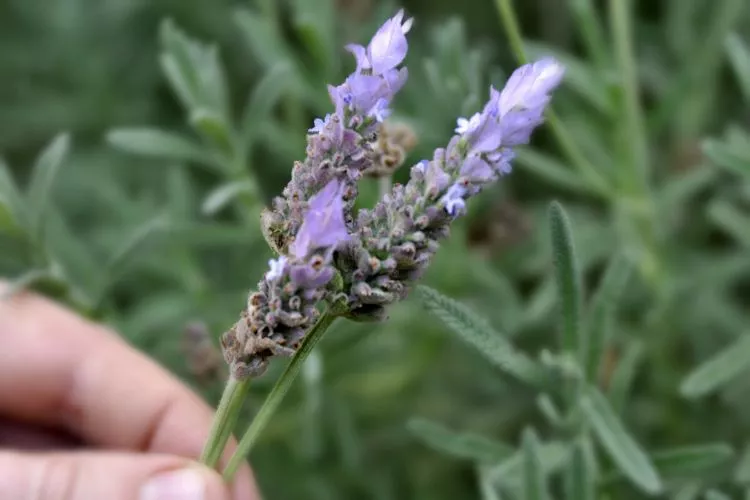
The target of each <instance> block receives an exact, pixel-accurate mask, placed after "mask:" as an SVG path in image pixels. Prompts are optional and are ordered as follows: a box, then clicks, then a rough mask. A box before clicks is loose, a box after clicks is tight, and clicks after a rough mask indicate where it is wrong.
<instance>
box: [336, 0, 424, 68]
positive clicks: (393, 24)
mask: <svg viewBox="0 0 750 500" xmlns="http://www.w3.org/2000/svg"><path fill="white" fill-rule="evenodd" d="M403 18H404V11H403V10H400V11H398V13H397V14H396V15H395V16H393V17H392V18H391V19H388V20H387V21H386V22H385V23H384V24H383V26H381V27H380V29H379V30H378V31H377V33H375V35H374V36H373V37H372V40H370V43H369V44H368V45H367V47H366V48H365V47H363V46H361V45H357V44H350V45H347V46H346V49H347V50H348V51H349V52H351V53H352V54H354V57H355V58H356V59H357V71H358V72H359V71H362V70H372V74H373V75H382V74H383V73H385V72H386V71H388V70H390V69H393V68H395V67H396V66H398V65H399V64H401V62H402V61H403V60H404V58H405V57H406V51H407V49H408V44H407V42H406V36H405V35H406V34H407V33H408V32H409V30H410V29H411V25H412V21H413V19H411V18H410V19H407V20H406V21H405V22H403V23H402V21H403Z"/></svg>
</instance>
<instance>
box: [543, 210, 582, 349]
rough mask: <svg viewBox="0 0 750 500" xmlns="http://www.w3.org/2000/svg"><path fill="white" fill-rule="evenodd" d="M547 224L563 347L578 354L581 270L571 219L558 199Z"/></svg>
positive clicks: (550, 211) (550, 212) (579, 343)
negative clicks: (553, 264) (550, 239)
mask: <svg viewBox="0 0 750 500" xmlns="http://www.w3.org/2000/svg"><path fill="white" fill-rule="evenodd" d="M549 224H550V234H551V236H552V252H553V255H554V260H555V277H556V278H557V291H558V297H559V301H560V307H561V309H562V328H561V330H562V331H561V334H562V349H563V350H565V351H567V352H570V353H577V352H578V348H579V346H580V345H581V339H580V335H581V328H580V314H581V311H580V309H581V296H582V292H581V272H580V270H579V267H578V259H577V257H576V251H575V245H574V244H573V234H572V230H571V227H570V221H569V219H568V216H567V214H566V213H565V209H564V208H563V207H562V205H560V204H559V203H557V202H553V203H551V204H550V207H549Z"/></svg>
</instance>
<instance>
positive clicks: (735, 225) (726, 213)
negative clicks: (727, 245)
mask: <svg viewBox="0 0 750 500" xmlns="http://www.w3.org/2000/svg"><path fill="white" fill-rule="evenodd" d="M708 216H709V218H710V219H711V220H712V221H714V222H715V223H716V224H717V225H718V226H719V227H720V228H721V229H722V230H724V231H725V232H727V233H729V234H730V235H731V236H732V237H734V239H736V240H737V242H738V243H740V244H742V246H744V247H750V217H747V216H746V215H745V214H744V213H742V212H741V211H740V210H739V209H738V208H736V207H735V206H734V205H733V204H731V203H730V202H728V201H725V200H715V201H713V202H712V203H711V204H710V205H709V207H708Z"/></svg>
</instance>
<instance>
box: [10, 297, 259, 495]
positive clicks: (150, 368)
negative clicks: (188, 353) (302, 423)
mask: <svg viewBox="0 0 750 500" xmlns="http://www.w3.org/2000/svg"><path fill="white" fill-rule="evenodd" d="M3 288H4V286H3V284H2V283H0V293H1V292H2V289H3ZM212 416H213V410H211V408H209V407H208V406H207V405H206V404H205V403H204V402H203V401H202V400H201V399H200V398H199V397H198V396H197V395H196V394H194V393H193V392H192V391H190V390H189V389H188V388H187V387H185V386H184V385H182V384H181V383H180V382H179V381H178V380H177V379H175V378H174V377H173V376H172V375H170V374H169V373H168V372H166V371H165V370H164V369H162V368H161V367H159V366H158V365H157V364H156V363H154V362H153V361H151V360H150V359H149V358H147V357H146V356H144V355H142V354H141V353H140V352H138V351H136V350H135V349H133V348H132V347H130V346H129V345H128V344H126V343H125V342H124V341H123V340H122V339H121V338H120V337H119V336H118V335H117V334H115V333H114V332H112V331H110V330H107V329H106V328H104V327H102V326H100V325H96V324H93V323H91V322H89V321H86V320H84V319H83V318H81V317H79V316H77V315H75V314H73V313H71V312H70V311H68V310H66V309H64V308H62V307H60V306H59V305H57V304H55V303H53V302H51V301H49V300H46V299H44V298H42V297H39V296H36V295H33V294H30V293H22V294H20V295H17V296H15V297H13V298H12V299H10V300H0V498H14V499H18V500H27V499H28V500H83V499H91V498H108V499H112V500H131V499H133V500H136V499H138V500H141V499H142V498H146V497H144V496H143V495H144V494H145V493H144V491H146V490H147V489H148V488H146V490H144V485H145V484H146V483H148V482H149V480H150V479H153V478H155V477H157V476H159V477H160V474H164V473H169V472H177V471H184V470H187V471H189V474H190V478H193V479H194V478H196V477H197V478H199V479H200V480H201V481H202V482H203V483H204V485H205V494H204V496H203V497H202V499H203V500H230V499H232V500H239V499H242V500H257V499H259V498H260V497H259V496H258V493H257V490H256V488H255V485H254V483H253V479H252V476H251V473H250V469H249V468H248V467H245V468H244V469H242V470H241V471H240V472H239V473H238V475H237V479H236V481H235V483H234V484H233V485H232V486H231V488H226V487H225V486H224V484H223V483H222V481H221V478H220V476H219V475H218V474H217V473H215V472H213V471H210V470H208V469H206V468H204V467H202V466H200V465H198V464H197V463H195V462H194V461H193V460H194V459H195V458H196V457H198V456H199V454H200V451H201V448H202V446H203V443H204V442H205V439H206V437H207V435H208V432H209V428H210V425H211V419H212ZM234 446H235V443H234V442H232V443H231V444H230V446H229V447H228V448H229V449H228V450H227V453H226V455H225V456H224V460H227V459H228V458H229V456H230V454H231V452H232V450H233V448H234ZM175 481H176V482H177V483H180V484H182V485H184V484H185V482H186V481H185V476H182V475H180V476H178V477H177V479H175ZM188 482H189V481H188ZM149 498H150V497H149ZM168 498H170V499H172V498H174V499H175V500H177V499H180V500H181V499H182V498H190V499H192V498H194V497H184V496H174V497H168ZM198 498H200V497H198Z"/></svg>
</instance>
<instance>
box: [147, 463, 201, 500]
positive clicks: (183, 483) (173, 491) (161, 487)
mask: <svg viewBox="0 0 750 500" xmlns="http://www.w3.org/2000/svg"><path fill="white" fill-rule="evenodd" d="M140 500H206V477H205V476H204V475H203V474H201V472H200V471H199V470H197V469H182V470H175V471H170V472H164V473H161V474H158V475H156V476H154V477H153V478H151V479H150V480H149V481H148V482H147V483H146V484H145V485H143V488H142V489H141V496H140Z"/></svg>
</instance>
